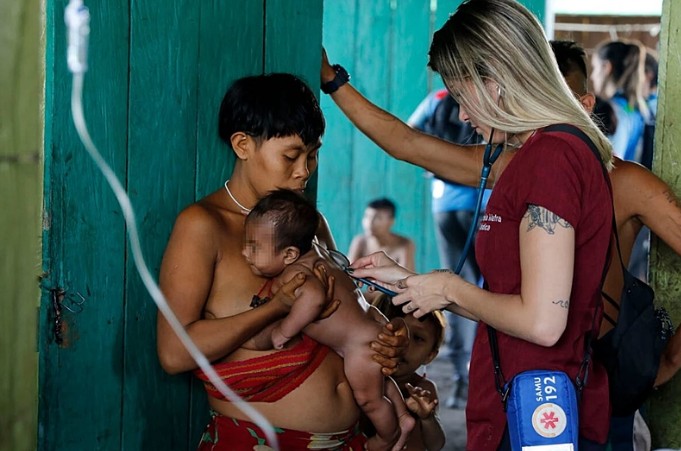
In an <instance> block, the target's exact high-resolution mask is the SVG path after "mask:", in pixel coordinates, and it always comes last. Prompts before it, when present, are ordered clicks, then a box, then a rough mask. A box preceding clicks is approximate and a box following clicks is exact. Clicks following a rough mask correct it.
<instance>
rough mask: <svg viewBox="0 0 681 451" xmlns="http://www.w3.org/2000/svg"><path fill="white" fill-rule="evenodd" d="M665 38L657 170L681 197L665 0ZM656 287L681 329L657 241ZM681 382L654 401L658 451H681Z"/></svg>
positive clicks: (673, 23) (673, 51)
mask: <svg viewBox="0 0 681 451" xmlns="http://www.w3.org/2000/svg"><path fill="white" fill-rule="evenodd" d="M661 25H662V33H661V35H660V84H659V89H660V99H659V104H658V110H657V126H656V130H655V146H656V147H655V157H654V162H653V170H654V172H655V173H657V174H658V175H659V176H660V177H661V178H662V179H663V180H664V181H665V182H667V183H668V184H669V186H670V187H671V188H672V189H673V190H674V192H675V193H676V195H677V198H678V196H679V195H680V194H681V167H679V164H678V162H679V160H680V159H681V151H680V150H679V146H678V143H679V142H680V141H681V127H679V125H678V122H677V121H676V118H678V116H679V114H680V113H681V89H679V88H678V82H677V80H679V77H681V61H679V58H678V48H679V45H681V30H680V28H681V4H679V2H677V1H671V0H665V2H664V6H663V10H662V24H661ZM650 266H651V269H650V274H651V283H652V286H653V288H654V289H655V295H656V296H655V297H656V302H657V303H659V304H660V305H662V306H664V307H665V308H666V309H667V310H668V311H669V313H670V314H671V316H672V319H673V320H674V324H675V325H678V324H679V323H681V304H680V303H679V300H680V299H681V279H679V274H681V258H680V257H679V256H678V255H676V254H675V253H674V252H673V251H672V250H671V249H670V248H669V247H667V246H666V245H665V244H664V243H662V242H661V241H660V240H658V239H654V240H653V245H652V248H651V255H650ZM680 401H681V377H680V376H679V375H678V374H677V375H676V376H675V377H674V378H673V379H672V380H671V381H670V382H668V383H667V384H665V385H664V386H662V387H661V388H660V389H659V390H658V391H656V392H655V393H654V394H653V396H652V397H651V400H650V406H649V411H648V419H649V421H650V429H651V432H652V436H653V447H654V448H657V447H663V448H680V447H681V427H679V425H681V402H680Z"/></svg>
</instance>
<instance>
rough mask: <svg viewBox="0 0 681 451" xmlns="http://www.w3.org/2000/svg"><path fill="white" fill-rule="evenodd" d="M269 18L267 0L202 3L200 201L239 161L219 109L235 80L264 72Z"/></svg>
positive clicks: (199, 134)
mask: <svg viewBox="0 0 681 451" xmlns="http://www.w3.org/2000/svg"><path fill="white" fill-rule="evenodd" d="M264 16H265V2H264V0H261V1H248V2H243V1H239V0H211V1H205V2H201V19H200V20H201V31H200V33H201V36H200V41H199V63H198V75H199V80H198V91H199V94H198V102H199V103H198V110H197V120H196V122H197V133H198V142H199V144H200V147H199V148H197V156H196V161H197V168H196V173H197V176H196V198H197V199H199V198H201V197H204V196H206V195H207V194H209V193H211V192H213V191H215V190H216V189H217V188H218V187H220V186H221V183H222V182H224V181H225V180H226V178H227V176H228V175H229V174H230V172H231V170H232V167H233V165H234V153H233V152H232V150H231V149H230V148H229V147H228V146H226V145H225V144H224V143H223V142H222V141H221V140H220V138H219V136H218V133H217V117H218V111H219V109H220V102H221V101H222V97H223V95H224V93H225V91H226V90H227V88H228V87H229V85H230V84H231V83H232V82H233V81H234V80H236V79H237V78H240V77H244V76H247V75H255V74H260V73H262V72H263V71H264V57H263V48H264V39H263V36H264Z"/></svg>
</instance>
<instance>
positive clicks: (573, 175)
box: [322, 0, 612, 451]
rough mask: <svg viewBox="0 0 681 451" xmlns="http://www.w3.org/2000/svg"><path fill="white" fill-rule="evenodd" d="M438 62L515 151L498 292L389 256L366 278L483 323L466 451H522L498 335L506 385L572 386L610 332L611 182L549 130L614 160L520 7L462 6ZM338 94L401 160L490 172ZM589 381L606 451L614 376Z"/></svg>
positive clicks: (485, 240) (493, 136) (506, 189)
mask: <svg viewBox="0 0 681 451" xmlns="http://www.w3.org/2000/svg"><path fill="white" fill-rule="evenodd" d="M429 64H430V66H431V68H432V69H433V70H435V71H436V72H438V73H439V74H440V75H441V76H442V78H443V81H444V82H445V85H446V86H447V88H448V89H449V91H450V93H451V94H452V95H453V96H454V97H455V98H456V100H457V101H458V102H459V104H460V105H461V113H460V117H461V119H462V120H465V121H468V122H470V123H471V125H472V126H473V127H474V128H475V130H476V132H477V133H479V134H480V135H481V136H482V137H483V138H484V139H486V140H488V141H489V142H491V143H492V144H493V145H494V146H496V145H498V144H502V145H503V146H504V148H505V152H504V154H502V161H501V164H500V165H499V166H498V167H497V169H496V172H495V174H494V177H495V179H496V181H497V182H496V184H495V186H494V191H493V193H492V196H491V198H490V200H489V203H488V204H487V211H486V214H485V217H484V218H483V221H482V223H481V226H480V230H479V232H478V238H477V243H476V256H477V258H478V263H479V265H480V268H481V270H482V273H483V276H484V277H485V280H486V282H487V289H486V290H483V289H480V288H478V287H477V286H475V285H473V284H470V283H467V282H465V281H464V280H463V279H461V278H459V277H458V276H455V275H453V274H451V273H445V272H433V273H430V274H425V275H416V274H414V273H412V272H410V271H407V270H405V269H404V268H401V267H400V266H399V265H397V264H396V263H395V262H393V261H392V260H390V259H389V258H388V257H387V256H385V255H384V254H372V255H371V256H368V257H365V258H361V259H359V260H357V261H356V262H355V263H354V264H353V267H354V268H356V269H355V273H354V274H355V275H356V276H358V277H371V278H374V279H376V280H379V281H382V282H384V283H385V284H387V285H389V286H390V287H391V288H393V289H394V290H396V291H398V292H399V293H400V294H399V295H398V296H396V297H395V298H394V302H395V303H396V304H399V305H402V306H403V309H404V311H405V312H414V314H415V316H417V317H420V316H422V315H424V314H426V313H428V312H431V311H433V310H437V309H444V308H446V309H447V310H450V311H452V312H454V313H458V314H460V315H463V316H466V317H468V318H471V319H474V320H478V321H480V324H481V326H482V327H479V328H478V334H477V337H476V343H475V345H474V348H473V355H472V359H471V368H470V386H469V403H468V407H467V412H466V419H467V424H468V445H467V448H468V449H470V450H476V451H477V450H495V449H510V443H509V440H508V433H507V432H505V428H506V417H505V413H504V409H503V404H502V402H501V398H500V396H499V395H498V394H497V393H496V386H495V377H494V369H493V363H492V355H491V354H492V353H491V350H490V346H489V340H488V327H486V326H487V325H489V326H491V327H493V328H494V329H496V330H497V336H498V347H499V355H500V361H501V367H502V371H503V376H504V377H505V380H506V381H508V380H509V379H511V378H512V377H513V376H514V375H516V374H518V373H520V372H522V371H525V370H531V369H538V368H541V369H554V370H561V371H564V372H566V373H567V374H568V375H569V376H570V377H571V378H572V379H573V380H574V379H575V378H576V377H577V376H578V373H579V372H580V365H581V363H582V361H583V358H584V349H585V341H586V339H587V335H588V334H589V333H590V332H591V331H592V330H594V328H595V327H596V328H597V325H598V324H600V311H597V307H598V306H599V305H600V283H601V277H602V275H603V270H604V267H605V262H606V256H607V250H608V243H609V238H610V234H611V225H612V207H611V196H610V192H609V189H608V186H607V182H606V179H605V177H604V174H603V172H602V168H601V165H600V163H599V162H598V160H597V159H596V157H595V156H594V155H593V154H592V152H591V151H590V149H589V147H588V146H587V144H585V142H584V141H582V140H581V139H579V138H577V137H575V136H574V135H572V134H568V133H564V132H557V131H546V130H543V129H544V128H545V127H547V126H550V125H554V124H561V123H567V124H571V125H574V126H576V127H578V128H579V129H580V130H581V131H582V132H584V133H585V134H586V135H587V136H588V137H589V138H590V140H591V141H593V143H594V144H595V145H596V147H597V148H598V149H599V153H600V157H601V159H602V160H603V161H604V163H605V164H606V167H608V168H609V167H610V166H611V159H612V150H611V147H610V144H609V143H608V141H607V139H606V137H605V136H604V135H603V134H602V133H601V132H600V131H599V130H598V129H597V128H596V126H595V125H594V124H593V122H592V121H591V120H590V119H589V117H588V115H587V114H586V112H585V111H584V110H583V109H582V107H581V105H580V104H579V103H578V102H577V100H576V98H575V97H574V96H573V95H572V93H571V92H570V90H569V88H568V87H567V85H566V83H565V81H564V80H563V77H562V76H561V75H560V72H559V71H558V67H557V65H556V63H555V61H554V58H553V54H552V52H551V49H550V47H549V44H548V42H547V41H546V38H545V37H544V35H543V32H542V29H541V26H540V24H539V23H538V22H537V20H536V19H535V18H534V17H533V16H532V15H531V14H530V13H529V12H528V11H527V10H526V9H525V8H523V7H522V6H520V5H519V4H518V3H516V2H515V1H512V0H472V1H468V2H464V3H463V4H462V5H461V6H460V7H459V8H458V9H457V11H456V12H455V13H454V14H453V15H452V16H451V17H450V19H449V20H448V21H447V23H446V24H445V25H444V26H443V28H442V29H440V30H439V31H438V32H436V33H435V35H434V38H433V43H432V45H431V50H430V63H429ZM337 74H338V68H337V67H336V70H335V71H331V70H330V66H328V65H325V66H323V68H322V81H324V82H328V81H330V80H331V79H332V78H333V77H335V76H336V75H337ZM332 96H333V98H334V101H336V103H337V104H338V105H339V106H340V107H341V108H342V109H343V111H344V112H345V113H346V114H347V115H348V116H349V117H350V118H351V119H352V120H353V121H354V122H355V123H356V124H357V125H358V126H359V127H360V128H361V129H362V130H363V131H365V132H366V133H367V134H368V135H369V136H370V137H371V138H372V139H374V141H376V142H377V143H378V144H379V145H380V146H381V147H383V148H384V149H386V150H387V151H388V152H389V153H391V154H393V155H395V156H397V157H398V158H404V159H408V160H409V161H411V162H412V163H414V162H416V161H414V160H417V161H420V162H423V163H424V164H422V166H424V167H426V168H427V167H429V166H432V165H435V164H438V162H437V161H438V160H440V161H446V160H447V159H448V158H457V159H459V158H460V161H458V163H459V164H458V165H451V164H450V165H449V166H451V167H447V168H446V169H445V168H443V171H440V172H445V171H447V172H448V174H444V173H442V174H440V175H442V176H445V177H447V176H449V178H452V179H454V180H458V181H465V180H466V178H467V177H468V178H470V177H471V176H470V173H471V171H470V169H471V167H476V166H477V167H479V166H480V151H478V152H471V153H469V154H467V153H466V151H465V150H463V149H461V148H460V147H456V146H453V145H451V144H447V143H444V142H442V141H439V140H437V139H436V138H432V137H428V136H426V135H423V134H421V133H419V132H417V131H415V130H411V129H409V127H407V126H406V125H404V123H402V122H401V121H399V120H397V119H396V118H394V117H392V116H390V115H388V114H387V113H385V112H383V111H382V110H380V109H378V108H376V107H372V106H371V105H370V104H369V103H368V101H366V100H365V99H364V98H363V97H361V95H359V93H357V92H356V91H355V90H354V89H353V88H352V87H351V86H350V85H348V84H347V83H345V84H343V85H342V86H340V87H338V88H337V89H336V90H335V91H334V93H333V94H332ZM415 149H418V151H416V150H415ZM445 149H447V152H445ZM457 149H458V150H457ZM452 151H453V152H452ZM416 154H418V156H416ZM511 156H512V157H513V158H512V160H511V158H510V157H511ZM429 157H432V160H433V161H431V158H429ZM509 160H510V161H509ZM417 164H420V163H418V162H417ZM588 371H589V378H588V383H587V385H586V387H585V388H584V391H583V393H582V396H581V402H580V418H579V420H580V443H579V447H580V449H581V450H591V449H593V450H598V449H603V448H604V446H603V445H601V444H602V443H605V441H606V438H607V431H608V420H609V403H608V389H607V380H606V374H605V371H604V370H603V368H602V367H600V365H594V364H593V363H590V364H589V366H588Z"/></svg>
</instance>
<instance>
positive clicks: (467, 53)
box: [428, 0, 612, 170]
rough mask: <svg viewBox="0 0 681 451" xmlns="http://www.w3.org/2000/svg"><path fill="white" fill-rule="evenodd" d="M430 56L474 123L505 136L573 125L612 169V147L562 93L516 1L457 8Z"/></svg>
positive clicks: (475, 1)
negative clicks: (494, 87)
mask: <svg viewBox="0 0 681 451" xmlns="http://www.w3.org/2000/svg"><path fill="white" fill-rule="evenodd" d="M429 54H430V61H429V63H428V64H429V66H430V67H431V68H432V69H433V70H434V71H436V72H438V73H439V74H440V76H441V77H442V80H443V81H444V83H445V85H447V87H448V88H449V90H450V92H452V95H454V96H455V97H456V98H457V100H458V101H459V103H460V104H461V105H462V106H463V108H464V109H465V110H467V111H469V112H470V113H471V114H472V115H473V116H475V117H476V118H478V119H479V120H480V121H481V122H484V123H485V124H486V125H489V126H491V127H493V128H494V129H496V130H498V131H501V132H504V133H509V134H519V133H523V132H528V131H531V130H536V129H539V128H543V127H547V126H549V125H553V124H560V123H567V124H572V125H575V126H577V127H579V128H580V129H581V130H582V131H583V132H584V133H586V134H587V135H588V136H589V138H591V140H592V141H593V142H594V144H595V145H596V147H597V148H598V149H599V152H600V155H601V159H602V160H603V163H604V164H605V165H606V167H607V168H608V170H609V169H611V167H612V145H611V144H610V142H609V141H608V139H607V138H606V137H605V135H604V134H603V133H602V132H601V131H600V130H599V129H598V127H597V126H596V125H595V124H594V123H593V121H592V120H591V118H590V117H589V115H588V114H587V113H586V111H585V110H584V109H583V108H582V106H581V105H580V104H579V102H578V101H577V99H576V98H575V96H574V95H573V94H572V92H571V91H570V88H569V87H568V86H567V84H566V82H565V80H564V78H563V76H562V75H561V73H560V71H559V69H558V65H557V63H556V61H555V58H554V56H553V52H552V50H551V47H550V46H549V43H548V41H547V40H546V36H545V35H544V32H543V30H542V27H541V25H540V24H539V22H538V21H537V19H536V18H535V17H534V16H533V15H532V14H531V13H530V12H529V11H528V10H527V9H526V8H524V7H523V6H522V5H520V4H519V3H517V2H516V1H514V0H467V1H464V3H462V4H461V5H460V6H459V8H458V9H457V10H456V12H455V13H454V14H453V15H452V16H450V18H449V20H447V22H446V23H445V25H444V26H443V27H442V28H441V29H440V30H438V31H437V32H435V34H434V36H433V42H432V44H431V47H430V53H429ZM463 82H471V84H472V86H473V89H474V93H472V94H474V95H471V93H470V92H468V93H467V92H465V91H463V90H462V86H461V85H462V83H463ZM491 83H494V84H496V85H497V86H498V89H499V91H498V92H499V94H500V98H501V102H500V101H499V100H498V99H495V97H494V96H493V95H492V93H490V89H489V85H490V84H491ZM485 138H487V137H485Z"/></svg>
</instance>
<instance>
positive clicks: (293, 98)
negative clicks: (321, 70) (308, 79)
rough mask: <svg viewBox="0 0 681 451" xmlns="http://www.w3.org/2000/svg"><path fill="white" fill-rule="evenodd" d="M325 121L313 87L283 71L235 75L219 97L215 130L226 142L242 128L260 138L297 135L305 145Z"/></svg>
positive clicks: (311, 142) (318, 135)
mask: <svg viewBox="0 0 681 451" xmlns="http://www.w3.org/2000/svg"><path fill="white" fill-rule="evenodd" d="M325 125H326V124H325V122H324V115H323V114H322V110H321V108H320V107H319V102H318V101H317V98H316V97H315V95H314V93H313V92H312V90H311V89H310V88H309V86H307V84H305V82H304V81H303V80H301V79H300V78H298V77H296V76H295V75H292V74H286V73H274V74H266V75H254V76H250V77H244V78H240V79H238V80H237V81H235V82H234V83H233V84H232V86H231V87H230V88H229V90H228V91H227V93H226V94H225V97H224V98H223V99H222V104H221V105H220V114H219V117H218V133H219V135H220V138H222V140H223V141H225V142H226V143H227V144H230V139H231V136H232V135H233V134H234V133H236V132H244V133H246V134H248V135H250V136H253V137H254V138H256V139H261V140H267V139H270V138H283V137H287V136H295V135H298V136H300V138H301V139H302V140H303V143H304V144H305V145H306V146H308V145H314V144H316V143H317V142H318V141H319V140H320V138H321V137H322V135H323V134H324V128H325Z"/></svg>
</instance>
